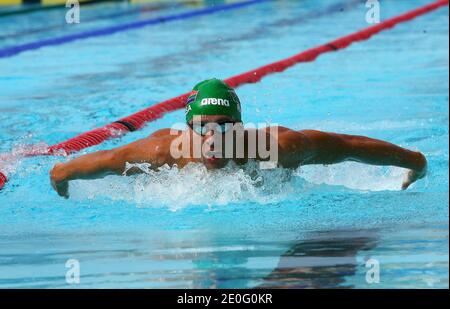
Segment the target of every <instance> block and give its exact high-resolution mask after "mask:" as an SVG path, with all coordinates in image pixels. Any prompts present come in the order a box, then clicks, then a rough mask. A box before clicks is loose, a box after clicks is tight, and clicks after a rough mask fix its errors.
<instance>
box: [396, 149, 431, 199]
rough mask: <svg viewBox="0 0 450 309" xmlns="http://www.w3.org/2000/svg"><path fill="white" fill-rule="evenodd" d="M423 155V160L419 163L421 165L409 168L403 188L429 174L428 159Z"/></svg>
mask: <svg viewBox="0 0 450 309" xmlns="http://www.w3.org/2000/svg"><path fill="white" fill-rule="evenodd" d="M420 155H421V160H420V163H419V167H418V168H417V169H415V170H413V169H411V170H409V171H408V172H407V173H406V175H405V179H404V180H403V184H402V190H406V189H407V188H408V187H409V186H410V185H411V184H412V183H414V182H415V181H417V180H419V179H422V178H423V177H425V175H426V174H427V160H426V159H425V156H423V155H422V154H420Z"/></svg>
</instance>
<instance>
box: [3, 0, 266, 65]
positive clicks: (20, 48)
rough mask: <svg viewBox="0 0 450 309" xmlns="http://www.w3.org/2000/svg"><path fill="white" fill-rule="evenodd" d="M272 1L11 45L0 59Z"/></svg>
mask: <svg viewBox="0 0 450 309" xmlns="http://www.w3.org/2000/svg"><path fill="white" fill-rule="evenodd" d="M268 1H272V0H249V1H241V2H235V3H230V4H220V5H216V6H212V7H206V8H201V9H197V10H191V11H187V12H184V13H177V14H171V15H166V16H159V17H152V18H148V19H143V20H139V21H134V22H129V23H125V24H119V25H115V26H110V27H104V28H98V29H94V30H88V31H84V32H79V33H74V34H68V35H63V36H59V37H54V38H50V39H43V40H38V41H34V42H30V43H25V44H18V45H12V46H9V47H5V48H2V49H0V58H5V57H11V56H14V55H17V54H20V53H22V52H24V51H29V50H36V49H39V48H42V47H44V46H53V45H61V44H66V43H69V42H73V41H76V40H83V39H88V38H92V37H99V36H106V35H111V34H115V33H118V32H123V31H129V30H133V29H138V28H142V27H147V26H151V25H158V24H161V23H167V22H171V21H176V20H182V19H189V18H193V17H197V16H202V15H209V14H214V13H218V12H223V11H229V10H235V9H239V8H243V7H247V6H250V5H253V4H258V3H263V2H268Z"/></svg>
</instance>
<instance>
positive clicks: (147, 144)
mask: <svg viewBox="0 0 450 309" xmlns="http://www.w3.org/2000/svg"><path fill="white" fill-rule="evenodd" d="M152 144H154V143H152V140H151V139H142V140H139V141H136V142H133V143H130V144H128V145H125V146H122V147H119V148H115V149H111V150H102V151H97V152H93V153H90V154H86V155H82V156H80V157H78V158H76V159H73V160H71V161H69V162H65V163H58V164H56V165H55V166H54V167H53V169H52V170H51V171H50V180H51V184H52V186H53V188H54V189H55V190H56V191H57V192H58V194H59V195H60V196H64V197H66V198H68V197H69V193H68V189H69V181H71V180H76V179H96V178H103V177H105V176H107V175H121V174H123V173H124V171H125V165H126V163H127V162H129V163H144V162H145V163H150V164H153V163H155V162H154V161H155V160H153V158H154V157H155V155H154V153H153V152H152V150H154V149H153V148H154V145H152ZM130 172H131V173H138V172H140V170H139V169H133V170H131V171H130ZM131 173H129V172H128V171H127V174H131Z"/></svg>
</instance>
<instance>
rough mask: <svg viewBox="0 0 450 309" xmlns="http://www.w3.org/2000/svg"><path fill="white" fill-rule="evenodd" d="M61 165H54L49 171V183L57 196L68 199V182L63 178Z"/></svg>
mask: <svg viewBox="0 0 450 309" xmlns="http://www.w3.org/2000/svg"><path fill="white" fill-rule="evenodd" d="M62 166H63V164H62V163H58V164H56V165H55V166H54V167H53V168H52V170H51V171H50V182H51V184H52V187H53V189H55V191H56V192H57V193H58V195H59V196H63V197H65V198H69V181H67V180H66V178H65V177H64V169H63V168H62Z"/></svg>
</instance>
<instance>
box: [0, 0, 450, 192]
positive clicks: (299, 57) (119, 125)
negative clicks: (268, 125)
mask: <svg viewBox="0 0 450 309" xmlns="http://www.w3.org/2000/svg"><path fill="white" fill-rule="evenodd" d="M446 5H448V0H438V1H435V2H433V3H430V4H428V5H425V6H422V7H419V8H416V9H414V10H411V11H409V12H406V13H404V14H401V15H398V16H396V17H393V18H390V19H387V20H385V21H383V22H381V23H379V24H377V25H374V26H370V27H367V28H365V29H363V30H360V31H357V32H354V33H352V34H349V35H347V36H344V37H341V38H339V39H336V40H334V41H331V42H328V43H326V44H324V45H320V46H317V47H314V48H311V49H308V50H306V51H303V52H301V53H298V54H296V55H294V56H292V57H289V58H286V59H283V60H280V61H277V62H273V63H271V64H268V65H265V66H262V67H259V68H257V69H255V70H251V71H248V72H245V73H242V74H239V75H235V76H233V77H230V78H228V79H226V80H225V82H226V83H227V84H228V85H230V86H231V87H234V88H236V87H239V86H241V85H244V84H248V83H256V82H258V81H260V80H261V79H262V78H263V77H264V76H266V75H270V74H273V73H277V72H282V71H284V70H286V69H287V68H289V67H292V66H294V65H296V64H297V63H301V62H310V61H314V60H315V59H317V57H318V56H319V55H321V54H323V53H327V52H331V51H337V50H340V49H344V48H346V47H348V46H350V45H351V44H352V43H354V42H358V41H364V40H367V39H369V38H371V37H372V36H373V35H375V34H377V33H379V32H381V31H384V30H388V29H391V28H393V27H394V26H395V25H397V24H399V23H403V22H406V21H409V20H412V19H414V18H416V17H418V16H421V15H424V14H426V13H429V12H431V11H434V10H436V9H438V8H440V7H443V6H446ZM189 94H190V92H187V93H184V94H182V95H179V96H177V97H174V98H171V99H168V100H166V101H163V102H161V103H158V104H155V105H152V106H150V107H148V108H146V109H144V110H142V111H140V112H137V113H135V114H132V115H130V116H128V117H124V118H122V119H119V120H118V121H115V122H112V123H110V124H107V125H105V126H103V127H100V128H97V129H94V130H91V131H88V132H85V133H82V134H80V135H78V136H76V137H73V138H71V139H69V140H67V141H64V142H61V143H59V144H55V145H53V146H50V147H48V148H47V150H46V151H38V152H36V151H33V150H32V151H30V153H27V154H25V155H24V156H37V155H68V154H71V153H74V152H77V151H80V150H82V149H85V148H88V147H91V146H95V145H98V144H100V143H102V142H104V141H105V140H107V139H111V138H117V137H121V136H123V135H125V134H126V133H128V132H130V129H129V128H133V129H134V130H139V129H140V128H142V127H143V126H144V125H145V124H146V123H147V122H149V121H153V120H156V119H159V118H161V117H162V116H163V115H164V114H166V113H168V112H172V111H175V110H178V109H182V108H184V106H185V102H186V99H187V97H188V95H189ZM6 180H7V178H6V175H5V173H1V172H0V189H1V188H2V187H3V186H4V184H5V183H6Z"/></svg>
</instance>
